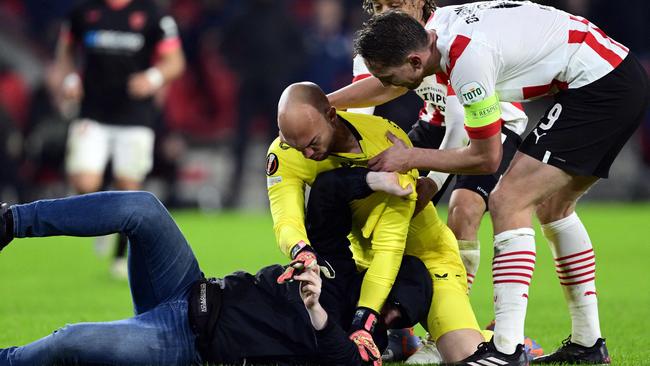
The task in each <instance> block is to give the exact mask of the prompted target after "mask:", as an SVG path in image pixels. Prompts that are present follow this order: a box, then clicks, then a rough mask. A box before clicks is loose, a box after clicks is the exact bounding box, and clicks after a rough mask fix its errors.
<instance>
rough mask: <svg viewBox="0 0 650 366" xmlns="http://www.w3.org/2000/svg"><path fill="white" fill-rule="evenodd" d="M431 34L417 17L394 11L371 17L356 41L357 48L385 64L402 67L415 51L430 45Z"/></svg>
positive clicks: (357, 35) (375, 61)
mask: <svg viewBox="0 0 650 366" xmlns="http://www.w3.org/2000/svg"><path fill="white" fill-rule="evenodd" d="M428 44H429V35H428V34H427V31H426V30H425V29H424V27H422V25H421V24H420V23H419V22H418V21H417V20H415V19H414V18H413V17H411V16H409V15H408V14H406V13H404V12H402V11H396V10H391V11H387V12H385V13H382V14H378V15H375V16H373V17H372V18H370V20H368V21H367V22H366V23H364V24H363V27H362V28H361V30H359V31H358V32H357V34H356V38H355V40H354V51H355V53H356V54H358V55H360V56H361V57H363V58H364V59H365V60H366V61H368V62H370V63H372V64H377V65H381V66H384V67H389V66H399V65H401V64H403V63H404V61H405V59H406V56H408V54H409V53H410V52H412V51H415V50H419V49H421V48H424V47H427V46H428Z"/></svg>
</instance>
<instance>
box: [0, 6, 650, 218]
mask: <svg viewBox="0 0 650 366" xmlns="http://www.w3.org/2000/svg"><path fill="white" fill-rule="evenodd" d="M135 1H138V0H135ZM76 2H77V0H56V1H42V0H0V24H2V26H0V164H2V168H1V169H2V173H1V174H0V198H1V199H2V200H3V201H7V200H8V201H13V202H15V201H27V200H32V199H36V198H41V197H48V196H50V197H51V196H60V195H64V194H66V193H68V192H69V191H68V190H67V188H66V183H65V174H64V171H63V160H64V156H65V146H66V141H65V140H66V131H67V126H68V123H69V121H70V120H71V119H73V118H74V117H75V113H76V112H77V111H76V109H75V106H71V105H69V104H66V103H63V102H62V101H61V100H60V99H59V98H58V97H57V93H56V90H57V88H59V86H58V85H55V82H54V81H53V80H54V79H55V78H53V76H52V73H53V72H52V63H53V59H54V49H55V44H56V40H57V37H58V33H59V29H60V26H61V22H62V20H63V19H64V17H65V16H66V14H67V13H68V11H69V10H70V9H71V7H72V6H73V5H74V4H75V3H76ZM156 2H157V3H158V5H159V6H160V7H161V8H162V9H165V11H166V12H168V13H170V14H171V15H172V16H173V17H174V18H175V19H176V21H177V23H178V26H179V30H180V35H181V39H182V46H183V50H184V52H185V56H186V59H187V67H186V71H185V72H184V74H183V75H182V77H181V78H180V79H178V80H176V81H174V82H173V83H172V84H171V85H169V86H168V87H166V88H165V89H163V90H162V91H161V93H160V95H158V96H157V103H158V105H159V107H160V108H159V115H158V118H157V121H158V122H157V124H156V133H157V136H158V138H157V140H156V145H157V146H156V158H155V164H154V171H153V172H152V176H153V177H157V178H158V179H159V180H160V181H161V182H164V184H165V185H166V186H167V187H168V191H169V192H170V193H169V194H168V195H167V196H166V197H167V200H168V202H167V203H169V204H171V205H174V204H193V202H185V201H187V200H185V201H183V200H182V199H179V198H178V197H177V196H178V195H177V194H174V192H175V189H174V187H176V186H177V184H178V182H179V180H180V181H182V180H192V179H200V176H201V175H202V173H201V172H197V171H195V170H192V169H191V168H188V167H187V166H185V165H184V160H183V157H184V156H185V154H187V153H188V151H191V150H192V149H197V148H200V149H208V150H209V149H221V150H222V151H226V152H225V154H227V156H228V160H229V161H231V162H232V163H231V164H230V166H229V168H228V171H227V172H226V171H224V172H221V174H227V175H229V179H227V184H226V185H225V186H224V187H221V189H222V190H223V192H222V193H223V197H226V198H224V199H223V200H222V202H220V204H221V205H223V206H226V207H237V206H238V205H239V203H240V202H239V198H240V196H241V192H240V190H241V187H242V186H243V182H242V179H243V178H242V177H244V176H245V174H244V173H245V171H246V170H247V168H248V166H249V165H248V162H249V160H251V159H257V160H261V161H262V160H263V158H264V157H263V156H262V157H260V156H249V155H247V150H248V147H249V144H250V143H251V141H253V142H257V143H258V144H262V145H265V144H267V143H268V142H270V141H271V140H272V139H273V138H274V137H275V136H276V134H277V127H276V121H275V120H276V111H275V110H276V104H277V100H278V97H279V95H280V93H281V91H282V89H283V88H284V87H285V86H286V85H287V84H289V83H291V82H294V81H298V80H310V81H313V82H316V83H317V84H319V85H320V86H321V87H322V88H323V90H324V91H325V92H330V91H333V90H336V89H337V88H340V87H342V86H345V85H347V84H348V83H349V82H350V81H351V79H352V76H351V75H352V56H353V55H352V39H353V37H354V32H355V30H357V29H358V28H359V27H360V25H361V24H362V23H363V21H364V20H365V19H367V14H365V13H364V11H363V10H362V8H361V2H362V1H361V0H237V1H232V0H230V1H228V0H158V1H156ZM461 2H467V1H438V5H440V6H443V5H449V4H457V3H461ZM538 2H540V3H544V4H546V5H551V6H555V7H558V8H562V9H565V10H567V11H569V12H573V13H576V14H580V15H583V16H585V17H586V18H588V19H590V20H591V21H592V22H594V23H595V24H597V25H599V26H600V27H601V28H602V29H604V30H605V31H606V32H607V34H609V35H610V36H612V37H613V38H614V39H616V40H618V41H620V42H622V43H624V44H625V45H627V46H629V47H630V48H631V49H632V50H633V51H634V52H635V53H636V54H637V55H638V56H639V57H640V58H641V59H642V60H644V62H645V65H646V67H647V69H648V70H649V72H650V42H648V40H649V39H650V25H649V22H648V20H649V19H650V2H648V1H646V0H626V1H621V2H611V1H605V0H557V1H538ZM530 46H531V47H535V45H530ZM419 104H420V102H419V101H418V100H417V98H416V97H408V96H407V97H405V100H402V101H400V102H397V103H395V102H393V103H391V104H389V105H387V106H384V107H383V108H380V109H379V111H380V112H379V113H383V114H385V115H387V116H389V117H390V118H391V119H394V120H396V122H399V123H401V124H402V125H403V126H405V127H407V126H408V123H409V122H411V121H414V120H415V118H414V116H415V115H416V113H417V110H418V106H419ZM638 135H639V138H638V139H637V144H638V146H639V147H640V148H638V149H637V151H638V160H639V162H640V163H639V164H640V166H642V165H641V164H645V165H646V167H645V169H648V167H650V115H649V116H648V118H646V121H645V122H644V125H643V126H642V128H641V130H640V131H639V134H638ZM107 171H110V170H107ZM197 176H199V177H198V178H197ZM260 181H261V180H260ZM170 187H171V188H170Z"/></svg>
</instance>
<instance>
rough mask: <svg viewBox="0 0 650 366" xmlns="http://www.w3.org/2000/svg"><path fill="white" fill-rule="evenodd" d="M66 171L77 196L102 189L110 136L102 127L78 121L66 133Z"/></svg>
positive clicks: (91, 122)
mask: <svg viewBox="0 0 650 366" xmlns="http://www.w3.org/2000/svg"><path fill="white" fill-rule="evenodd" d="M67 148H68V152H67V156H66V164H65V165H66V172H67V174H68V177H69V179H70V183H71V184H72V187H73V188H74V189H75V191H76V192H78V193H90V192H96V191H97V190H98V189H100V188H101V185H102V180H103V173H104V169H105V168H106V163H107V162H108V155H109V135H108V132H107V131H106V128H105V126H103V125H101V124H100V123H98V122H96V121H92V120H78V121H74V122H73V123H71V124H70V128H69V130H68V146H67Z"/></svg>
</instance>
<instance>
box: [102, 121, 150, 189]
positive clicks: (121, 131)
mask: <svg viewBox="0 0 650 366" xmlns="http://www.w3.org/2000/svg"><path fill="white" fill-rule="evenodd" d="M111 133H112V134H113V138H114V140H113V141H114V143H113V149H112V155H113V173H114V175H115V177H117V178H119V179H123V180H127V181H131V182H142V181H143V180H144V178H145V177H146V176H147V174H148V173H149V172H150V171H151V169H152V167H153V149H154V140H155V134H154V132H153V130H152V129H151V128H149V127H144V126H124V127H122V126H113V127H112V128H111Z"/></svg>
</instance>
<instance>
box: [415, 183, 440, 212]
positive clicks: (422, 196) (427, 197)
mask: <svg viewBox="0 0 650 366" xmlns="http://www.w3.org/2000/svg"><path fill="white" fill-rule="evenodd" d="M415 191H416V192H417V193H418V199H417V201H415V211H413V216H414V217H415V215H417V214H419V213H420V211H422V210H424V208H425V207H427V205H428V204H429V202H431V199H432V198H433V196H435V195H436V193H438V186H437V185H436V182H434V181H433V179H431V178H427V177H420V178H418V182H417V184H416V187H415Z"/></svg>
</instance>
